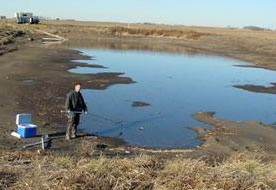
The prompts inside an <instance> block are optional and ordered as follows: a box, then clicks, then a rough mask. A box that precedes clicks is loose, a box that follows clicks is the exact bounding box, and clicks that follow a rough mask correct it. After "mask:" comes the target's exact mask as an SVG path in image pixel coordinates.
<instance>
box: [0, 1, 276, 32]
mask: <svg viewBox="0 0 276 190" xmlns="http://www.w3.org/2000/svg"><path fill="white" fill-rule="evenodd" d="M0 1H1V3H0V15H4V16H8V17H12V16H13V14H14V12H16V11H18V12H20V11H28V12H33V13H35V15H37V16H45V17H50V18H63V19H77V20H91V21H115V22H131V23H136V22H152V23H163V24H183V25H199V26H219V27H225V26H233V27H242V26H248V25H255V26H260V27H266V28H273V29H275V28H276V0H116V1H115V0H97V1H96V0H77V1H74V0H43V1H41V0H23V1H22V0H0Z"/></svg>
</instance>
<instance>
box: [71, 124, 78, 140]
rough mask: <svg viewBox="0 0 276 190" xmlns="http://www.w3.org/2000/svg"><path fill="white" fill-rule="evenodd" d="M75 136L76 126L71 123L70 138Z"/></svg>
mask: <svg viewBox="0 0 276 190" xmlns="http://www.w3.org/2000/svg"><path fill="white" fill-rule="evenodd" d="M76 137H77V126H76V125H73V126H72V128H71V138H72V139H74V138H76Z"/></svg>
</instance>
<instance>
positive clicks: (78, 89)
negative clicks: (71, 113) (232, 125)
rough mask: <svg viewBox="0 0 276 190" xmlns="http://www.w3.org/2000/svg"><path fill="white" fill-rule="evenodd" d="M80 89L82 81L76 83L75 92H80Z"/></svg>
mask: <svg viewBox="0 0 276 190" xmlns="http://www.w3.org/2000/svg"><path fill="white" fill-rule="evenodd" d="M80 89H81V83H78V82H77V83H75V84H74V91H75V92H79V91H80Z"/></svg>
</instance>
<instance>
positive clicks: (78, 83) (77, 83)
mask: <svg viewBox="0 0 276 190" xmlns="http://www.w3.org/2000/svg"><path fill="white" fill-rule="evenodd" d="M77 85H80V86H81V83H80V82H74V84H73V90H75V87H76V86H77Z"/></svg>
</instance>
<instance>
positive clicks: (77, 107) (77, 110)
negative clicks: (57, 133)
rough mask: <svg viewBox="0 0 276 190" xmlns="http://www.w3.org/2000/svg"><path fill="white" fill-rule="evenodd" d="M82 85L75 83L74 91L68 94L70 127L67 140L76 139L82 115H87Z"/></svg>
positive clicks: (66, 104)
mask: <svg viewBox="0 0 276 190" xmlns="http://www.w3.org/2000/svg"><path fill="white" fill-rule="evenodd" d="M80 90H81V84H80V83H75V84H74V88H73V91H71V92H70V93H68V94H67V98H66V102H65V109H66V111H67V112H68V125H67V130H66V137H65V138H66V140H70V139H71V138H76V133H77V127H78V125H79V121H80V114H81V112H82V111H84V112H85V113H86V114H87V107H86V104H85V102H84V99H83V97H82V94H81V92H80Z"/></svg>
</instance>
